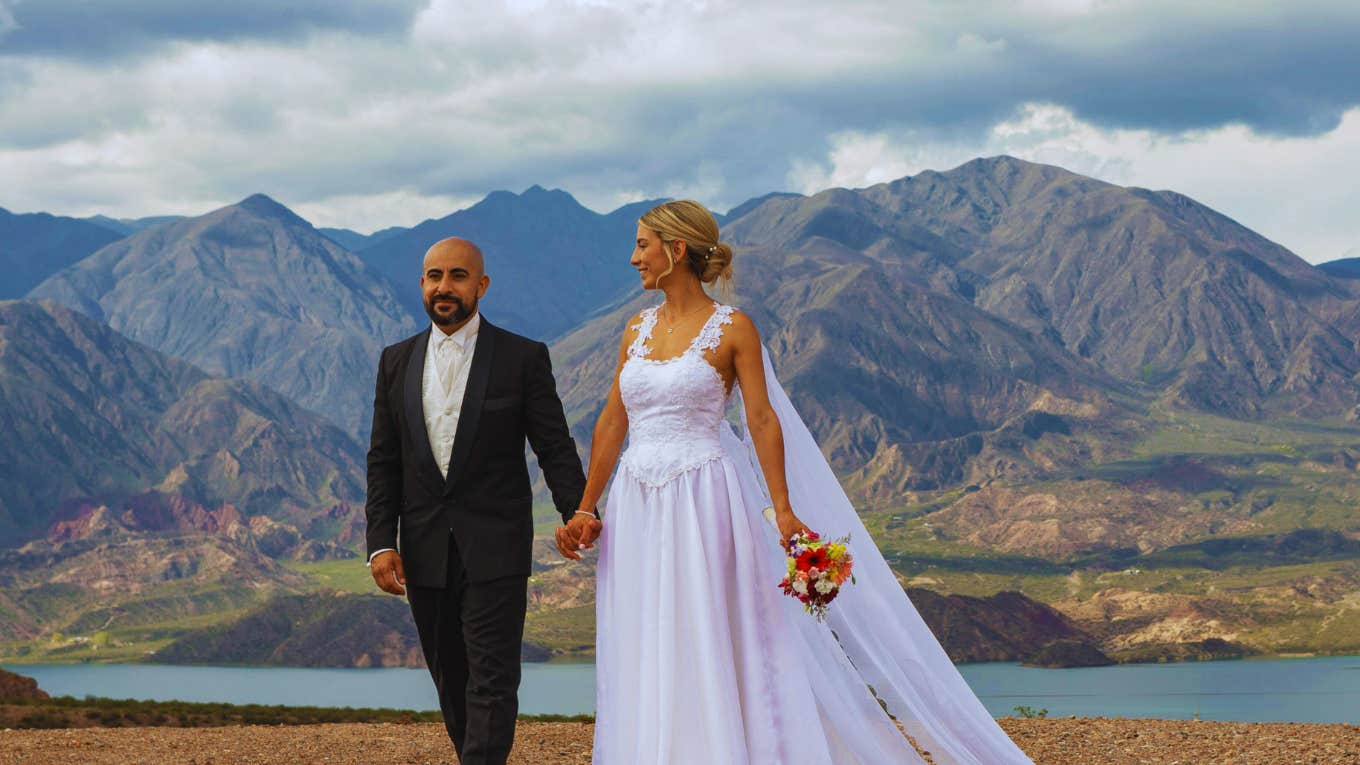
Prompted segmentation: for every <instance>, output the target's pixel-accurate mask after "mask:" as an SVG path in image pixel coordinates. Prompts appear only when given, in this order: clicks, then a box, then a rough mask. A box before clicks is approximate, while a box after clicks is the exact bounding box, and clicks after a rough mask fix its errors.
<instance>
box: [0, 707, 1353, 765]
mask: <svg viewBox="0 0 1360 765" xmlns="http://www.w3.org/2000/svg"><path fill="white" fill-rule="evenodd" d="M1001 724H1002V726H1003V727H1004V728H1005V729H1006V731H1007V732H1009V733H1010V734H1011V736H1012V737H1013V738H1014V739H1015V741H1016V743H1017V744H1019V745H1020V747H1021V748H1022V749H1024V750H1025V751H1026V752H1027V753H1028V754H1029V755H1030V757H1032V758H1033V759H1034V761H1035V763H1038V764H1039V765H1050V764H1052V765H1107V764H1108V765H1126V764H1127V765H1145V764H1151V763H1158V764H1164V765H1191V763H1195V764H1199V763H1203V764H1204V765H1257V764H1258V763H1259V765H1292V764H1293V763H1308V764H1309V765H1333V764H1335V765H1357V763H1360V726H1355V725H1309V724H1296V723H1214V722H1188V721H1185V722H1183V721H1169V720H1119V719H1103V718H1095V719H1055V720H1036V719H1030V720H1021V719H1010V718H1007V719H1003V720H1002V721H1001ZM593 729H594V726H593V725H592V724H591V723H544V722H525V723H521V724H520V726H519V730H518V734H517V737H516V741H515V751H514V753H513V755H512V756H511V758H510V762H512V763H521V764H528V763H533V764H535V765H537V764H539V763H552V764H553V765H557V764H559V763H560V764H562V765H571V764H573V763H588V762H590V742H591V736H592V734H593ZM375 762H379V763H388V764H392V765H396V764H397V763H407V764H410V765H416V764H424V763H455V762H457V760H456V758H455V757H454V755H453V747H452V746H451V745H450V744H449V742H448V739H446V738H445V735H444V729H443V727H442V726H440V725H438V724H432V723H416V724H408V725H402V724H395V723H388V724H354V723H345V724H335V725H299V726H232V727H223V728H79V729H60V730H3V731H0V764H3V765H9V764H10V763H24V764H25V765H40V764H41V765H45V764H47V763H53V764H55V763H61V764H62V765H66V764H67V763H81V764H84V763H88V764H89V765H104V764H105V763H108V764H109V765H113V764H114V763H117V765H132V764H136V763H146V765H162V763H167V764H168V763H184V764H192V765H209V763H211V764H212V765H228V764H231V765H236V764H238V763H239V764H242V765H253V764H255V763H260V764H263V763H271V764H272V763H279V764H280V765H281V764H282V763H288V764H289V765H293V764H294V763H328V764H330V765H349V764H351V763H352V764H353V765H359V764H360V763H363V764H364V765H367V764H368V763H375Z"/></svg>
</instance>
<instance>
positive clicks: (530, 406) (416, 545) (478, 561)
mask: <svg viewBox="0 0 1360 765" xmlns="http://www.w3.org/2000/svg"><path fill="white" fill-rule="evenodd" d="M490 283H491V280H490V279H489V278H488V277H487V276H486V273H485V269H484V265H483V259H482V253H481V250H479V249H478V248H477V246H476V245H474V244H473V243H471V242H469V241H466V240H463V239H444V240H442V241H440V242H436V243H435V244H434V246H432V247H430V249H429V251H427V252H426V253H425V260H424V263H423V266H422V272H421V276H420V288H421V292H422V294H423V296H424V302H425V312H426V313H428V314H429V316H430V320H431V322H433V325H432V326H431V327H430V328H428V329H426V330H425V331H423V332H421V333H420V334H418V335H416V336H415V337H411V338H408V339H406V340H403V341H402V342H400V343H397V344H396V345H392V346H389V347H387V348H385V349H383V352H382V358H381V360H380V361H379V362H378V384H377V391H376V392H375V394H374V399H373V435H372V441H371V444H370V446H369V450H368V503H367V506H366V508H365V514H366V516H367V520H368V535H367V536H368V559H369V566H370V568H371V569H372V572H373V579H374V581H376V582H377V583H378V586H379V587H381V588H382V589H383V590H385V591H387V592H390V593H392V594H394V595H403V594H405V595H406V596H407V599H408V600H409V601H410V603H411V614H412V616H413V617H414V619H415V623H416V630H417V632H418V633H419V634H420V647H421V650H422V651H423V652H424V653H425V663H426V664H427V665H429V669H430V675H431V676H432V677H433V678H434V684H435V689H436V690H437V691H438V693H439V708H440V710H441V711H442V712H443V715H444V727H445V728H446V729H447V730H448V733H449V738H451V739H453V745H454V748H455V749H456V750H457V752H458V759H459V761H460V762H462V763H464V765H483V764H484V763H504V762H505V761H506V758H507V757H509V755H510V747H511V745H512V744H513V743H514V737H515V717H516V714H517V712H518V709H519V699H518V692H519V679H520V642H521V639H522V637H523V634H524V612H525V607H526V594H525V590H526V585H527V580H528V576H529V561H530V546H531V544H532V542H533V536H534V520H533V515H532V513H531V504H532V502H533V491H532V489H531V488H530V485H529V471H528V468H527V466H526V465H525V461H524V460H525V457H524V441H525V439H526V438H527V439H528V441H529V445H530V446H531V447H533V450H534V453H535V454H536V455H538V464H539V467H540V468H541V469H542V470H543V476H544V478H545V479H546V481H547V483H548V487H549V488H550V489H551V490H552V497H553V503H554V504H555V505H556V506H557V511H558V512H559V513H561V515H562V517H563V519H564V521H566V522H567V524H568V526H569V527H570V528H571V529H573V532H574V534H575V535H576V536H577V537H580V538H584V539H593V538H594V536H595V535H596V534H598V532H599V528H600V526H599V523H600V522H599V520H598V517H597V516H596V515H595V514H594V511H593V508H585V509H582V508H579V507H578V503H579V502H580V500H581V494H582V491H583V490H584V488H585V476H584V475H583V474H582V470H581V460H580V458H579V457H578V456H577V454H576V444H575V442H574V441H573V440H572V437H571V433H570V432H569V431H568V430H567V422H566V418H565V416H564V415H563V413H562V402H561V401H560V400H559V399H558V397H557V391H556V388H555V387H554V383H553V376H552V366H551V363H550V362H549V359H548V348H547V346H545V345H544V344H542V343H539V342H535V341H533V340H529V339H527V338H524V337H520V336H519V335H515V334H512V333H510V332H507V331H505V330H503V329H500V328H498V327H495V326H493V325H492V324H491V323H490V322H487V321H485V320H483V319H482V318H481V316H480V314H479V313H478V311H477V303H478V301H479V300H480V299H481V297H482V296H483V295H485V294H486V289H487V287H488V285H490ZM377 759H379V760H380V759H382V758H381V756H378V757H377Z"/></svg>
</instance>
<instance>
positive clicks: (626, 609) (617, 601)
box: [594, 306, 1030, 765]
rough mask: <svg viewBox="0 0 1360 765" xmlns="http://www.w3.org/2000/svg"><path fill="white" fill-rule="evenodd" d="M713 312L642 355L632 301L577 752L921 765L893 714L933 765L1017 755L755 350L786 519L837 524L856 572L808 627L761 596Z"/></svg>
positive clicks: (759, 496)
mask: <svg viewBox="0 0 1360 765" xmlns="http://www.w3.org/2000/svg"><path fill="white" fill-rule="evenodd" d="M731 312H732V308H731V307H729V306H717V309H716V311H715V312H714V314H713V315H712V317H711V318H710V319H709V320H708V322H707V323H706V324H705V325H704V327H703V329H702V330H701V331H700V332H699V334H698V336H697V337H696V338H695V340H694V342H693V343H692V344H691V345H690V347H689V348H688V349H687V350H686V351H685V352H684V353H683V354H682V355H680V356H679V357H676V358H674V359H665V360H655V359H651V358H648V352H649V348H648V346H647V342H648V340H649V339H650V337H651V332H652V329H653V327H654V326H655V325H656V309H655V308H651V309H648V310H646V311H644V312H643V313H642V318H641V323H640V326H639V334H638V338H637V341H636V342H634V343H633V345H632V346H631V347H630V348H629V350H628V355H627V359H626V361H625V363H624V366H623V369H622V370H621V372H620V375H619V390H620V393H621V394H622V397H623V403H624V407H625V409H626V410H627V413H628V431H629V443H628V448H627V449H626V450H625V452H624V453H623V455H622V456H621V458H620V462H619V469H618V472H617V474H616V476H615V478H614V481H613V484H612V485H611V487H610V490H609V496H608V501H607V504H606V506H605V511H604V530H603V533H602V535H601V537H600V539H599V542H598V547H599V554H600V558H599V569H598V585H597V594H596V598H597V603H596V632H597V649H596V707H595V708H596V725H595V750H594V762H596V763H601V764H603V765H653V764H655V765H671V764H674V765H679V764H681V763H704V764H705V765H746V764H749V765H769V764H772V763H787V764H788V765H812V764H816V763H835V764H836V765H843V764H847V763H864V764H866V765H869V764H874V765H877V764H878V763H920V762H924V760H923V759H922V758H921V756H920V755H919V754H917V751H916V748H914V747H913V746H912V745H911V743H910V742H909V741H908V740H907V738H905V737H904V736H903V735H902V732H901V731H900V730H899V728H898V725H899V724H900V725H901V726H902V729H903V730H905V731H906V732H907V733H908V734H910V735H911V736H912V738H913V739H914V740H915V741H916V746H917V747H919V749H920V750H921V751H922V752H928V753H929V755H930V757H931V758H932V759H933V761H934V762H935V763H936V765H949V764H952V763H976V764H978V765H1001V764H1010V763H1029V762H1030V760H1029V758H1028V757H1026V756H1025V754H1024V753H1023V752H1021V751H1020V749H1019V748H1018V747H1016V746H1015V744H1014V743H1012V742H1011V740H1010V739H1009V738H1007V736H1006V734H1005V732H1004V731H1002V730H1001V728H1000V727H999V726H998V725H997V724H996V722H995V721H994V720H993V719H992V718H991V716H990V715H989V714H988V713H987V711H986V710H985V709H984V708H983V706H982V704H981V703H980V702H979V701H978V700H977V698H976V697H975V696H974V695H973V693H972V691H971V690H970V689H969V688H968V686H967V685H966V684H965V683H964V681H963V679H962V677H961V676H960V675H959V673H958V671H957V670H956V669H955V668H954V665H953V664H952V663H951V662H950V661H949V659H948V657H947V656H946V655H945V653H944V651H943V650H942V649H941V648H940V646H939V644H938V643H937V642H936V640H935V638H934V637H933V636H932V634H931V633H930V631H929V629H928V628H927V627H926V626H925V624H924V622H922V621H921V618H920V616H919V615H918V614H917V613H916V609H915V608H914V607H913V606H912V605H911V602H910V601H909V600H908V599H907V597H906V595H905V594H904V593H903V591H902V588H901V586H900V585H899V584H898V582H897V579H896V577H895V576H894V575H893V574H892V572H891V570H889V568H888V566H887V564H886V562H884V560H883V557H882V556H881V555H880V554H879V553H878V551H877V549H876V548H875V547H874V545H873V541H872V539H871V538H870V536H869V534H868V533H867V532H866V531H865V529H864V526H863V525H862V524H861V523H860V521H859V518H858V516H857V515H856V514H855V512H854V509H853V507H852V506H851V504H850V502H849V500H848V499H847V498H846V496H845V494H844V492H843V491H842V490H841V488H840V485H839V483H837V481H836V478H835V476H834V474H832V472H831V468H830V467H829V466H828V465H827V464H826V461H825V459H824V458H823V457H822V455H821V453H820V452H819V451H818V450H817V446H816V443H815V442H814V441H813V440H812V437H811V435H810V434H809V433H808V431H807V428H806V426H804V425H803V423H802V421H801V419H799V418H798V415H797V413H796V412H795V411H794V410H793V407H792V405H790V404H789V402H788V398H787V397H786V396H785V395H784V392H783V390H782V389H780V387H779V384H778V382H777V381H776V380H775V378H774V372H773V370H772V369H771V367H770V364H769V358H768V355H767V356H766V358H765V374H766V377H767V387H768V388H769V392H770V399H771V404H772V405H773V406H774V409H775V413H776V414H777V415H778V416H779V420H780V423H781V425H782V428H783V431H784V437H785V460H786V464H787V466H788V480H789V488H790V499H791V501H792V504H793V508H794V511H795V512H796V513H797V514H798V515H799V517H800V518H801V519H802V520H803V521H804V522H806V523H807V524H808V526H809V527H811V528H813V529H814V530H816V531H817V532H819V533H821V534H823V535H824V536H830V537H839V536H842V535H844V534H847V533H848V534H851V540H850V549H851V553H852V554H853V555H854V556H855V575H856V579H857V580H858V581H857V583H856V584H848V585H847V586H846V589H844V590H843V591H842V593H841V595H840V596H839V597H838V598H837V600H836V601H835V602H834V603H833V604H832V606H831V610H830V614H829V615H828V618H827V621H826V622H825V623H819V622H817V621H816V620H815V619H814V618H813V617H812V616H810V615H808V614H807V613H804V611H803V609H802V606H801V605H800V604H799V603H798V602H797V601H795V600H794V599H792V598H790V597H788V596H786V595H784V594H783V593H782V592H780V591H779V589H778V587H777V584H778V582H779V580H780V578H781V577H782V576H783V574H784V558H783V552H782V550H781V549H780V548H779V546H778V533H777V531H776V530H775V529H774V528H773V527H772V526H771V525H770V523H769V522H768V521H767V520H766V518H765V517H764V515H763V514H762V511H763V510H764V508H766V507H768V506H769V504H770V503H769V500H768V498H767V495H766V491H765V489H764V482H763V477H762V475H761V473H760V470H759V466H758V462H757V461H756V457H755V452H754V446H753V444H752V443H751V441H750V439H749V437H747V438H746V439H745V440H743V439H741V438H739V437H738V436H737V435H736V433H735V432H734V431H733V429H732V428H731V426H730V425H728V424H727V422H726V420H725V419H724V417H723V414H724V411H725V410H726V405H727V403H728V399H729V396H728V395H727V394H726V392H725V391H724V384H723V380H722V378H721V377H720V376H719V375H718V372H717V370H716V369H715V368H714V367H713V366H712V365H711V364H710V363H709V361H708V359H707V357H706V354H707V353H709V352H710V351H712V350H713V349H715V348H717V347H718V345H719V343H720V342H721V338H722V331H723V326H724V325H726V324H728V323H730V322H731ZM731 395H733V396H737V395H740V394H739V391H736V390H734V391H733V393H732V394H731ZM871 687H872V690H871ZM880 700H881V702H880ZM885 708H886V711H885ZM889 713H891V715H892V716H893V717H894V718H896V724H895V723H894V721H893V719H891V718H890V717H889Z"/></svg>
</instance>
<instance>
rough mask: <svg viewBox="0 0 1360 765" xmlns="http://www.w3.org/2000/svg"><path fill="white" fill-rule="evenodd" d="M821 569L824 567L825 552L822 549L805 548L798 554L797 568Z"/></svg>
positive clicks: (803, 569) (804, 569)
mask: <svg viewBox="0 0 1360 765" xmlns="http://www.w3.org/2000/svg"><path fill="white" fill-rule="evenodd" d="M814 567H815V568H817V569H818V570H821V569H823V568H825V567H826V552H825V551H823V550H806V551H804V552H803V554H802V555H799V556H798V570H799V571H807V570H808V569H810V568H814Z"/></svg>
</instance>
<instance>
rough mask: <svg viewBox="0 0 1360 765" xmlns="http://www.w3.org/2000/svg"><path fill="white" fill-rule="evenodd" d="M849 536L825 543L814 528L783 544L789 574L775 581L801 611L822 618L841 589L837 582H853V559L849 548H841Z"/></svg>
mask: <svg viewBox="0 0 1360 765" xmlns="http://www.w3.org/2000/svg"><path fill="white" fill-rule="evenodd" d="M849 541H850V537H849V536H848V535H847V536H844V537H841V538H840V539H835V540H832V541H829V542H824V541H822V539H821V537H819V536H818V535H817V532H815V531H807V532H799V533H798V534H795V535H793V536H791V537H789V539H788V541H787V542H785V543H784V549H785V550H786V551H787V552H788V563H789V573H788V576H785V577H784V578H783V579H782V580H781V581H780V582H779V588H780V589H781V590H783V591H784V594H785V595H792V596H793V597H795V598H798V600H799V601H800V602H801V603H802V604H803V610H804V611H807V612H808V613H810V614H812V615H813V616H815V617H817V621H823V620H825V619H826V608H827V606H829V605H830V604H831V601H833V600H835V599H836V595H837V594H839V593H840V591H841V585H843V584H845V581H846V580H847V579H848V580H850V582H851V583H852V584H853V583H854V581H855V577H854V575H853V574H851V573H850V570H851V568H853V566H854V561H853V560H852V559H851V557H850V551H849V550H847V549H846V548H845V544H846V542H849Z"/></svg>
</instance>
